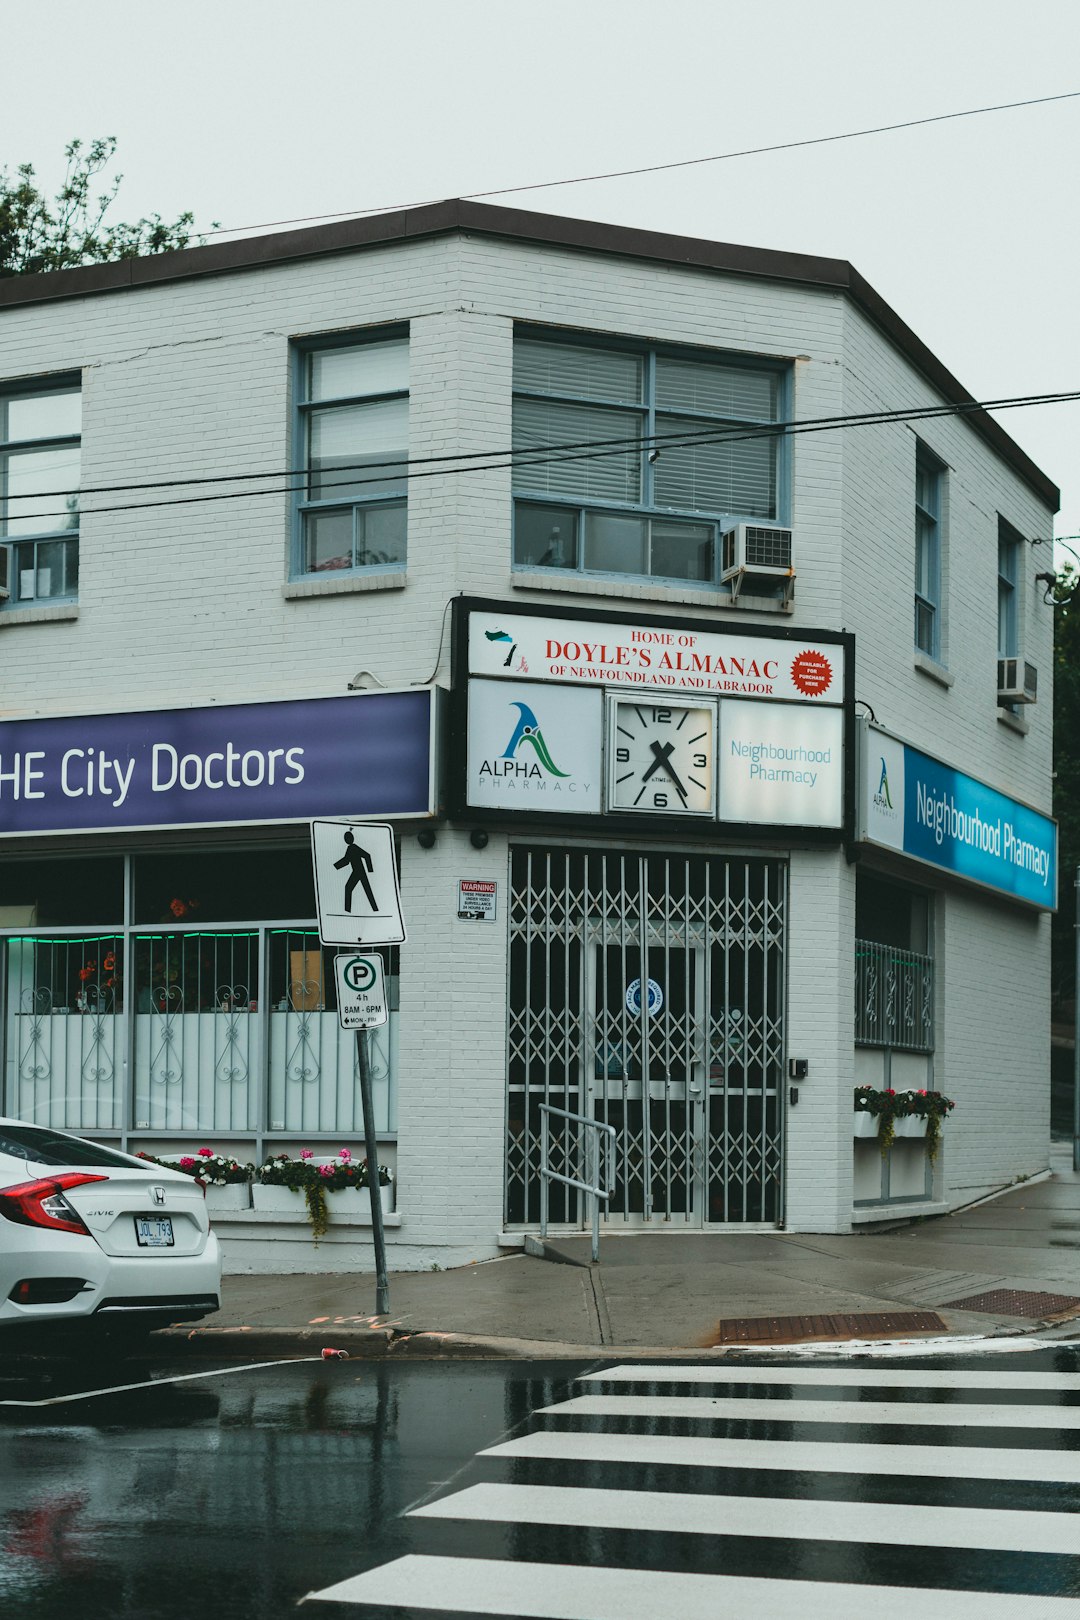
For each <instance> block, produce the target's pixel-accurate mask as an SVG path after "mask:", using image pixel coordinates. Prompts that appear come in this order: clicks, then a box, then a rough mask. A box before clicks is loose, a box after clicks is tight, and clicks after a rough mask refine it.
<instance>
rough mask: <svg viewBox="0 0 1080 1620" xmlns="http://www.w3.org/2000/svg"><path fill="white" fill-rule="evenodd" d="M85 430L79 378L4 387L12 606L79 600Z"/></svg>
mask: <svg viewBox="0 0 1080 1620" xmlns="http://www.w3.org/2000/svg"><path fill="white" fill-rule="evenodd" d="M81 433H82V394H81V390H80V385H79V379H78V378H77V377H75V378H71V377H68V378H64V379H61V380H53V379H50V380H49V382H48V383H47V384H46V383H43V382H41V381H40V380H39V381H35V382H34V383H32V384H20V385H18V386H11V385H3V384H0V545H4V546H6V547H8V548H9V551H10V555H9V558H8V564H9V566H8V581H9V596H8V599H7V601H6V602H4V603H3V604H2V605H3V606H5V607H8V608H11V607H27V606H29V605H31V604H33V603H35V602H45V603H50V604H51V603H55V602H58V601H73V600H74V599H75V596H76V594H77V591H78V584H79V497H78V495H77V494H76V493H74V492H75V491H77V490H78V487H79V463H80V446H81V442H82V441H81Z"/></svg>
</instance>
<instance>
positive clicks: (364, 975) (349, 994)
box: [334, 951, 386, 1029]
mask: <svg viewBox="0 0 1080 1620" xmlns="http://www.w3.org/2000/svg"><path fill="white" fill-rule="evenodd" d="M334 977H335V979H336V980H337V999H338V1020H339V1022H340V1024H341V1027H342V1029H371V1028H373V1027H374V1025H376V1024H385V1023H386V989H385V982H384V979H383V965H382V957H381V956H378V955H373V954H369V953H366V952H364V953H361V952H359V951H343V952H341V953H340V954H339V955H337V956H335V957H334Z"/></svg>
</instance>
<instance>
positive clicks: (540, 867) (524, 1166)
mask: <svg viewBox="0 0 1080 1620" xmlns="http://www.w3.org/2000/svg"><path fill="white" fill-rule="evenodd" d="M511 859H512V868H511V909H510V1007H509V1053H508V1059H509V1061H508V1111H507V1120H508V1136H507V1178H506V1219H507V1221H508V1223H511V1224H531V1223H533V1222H535V1221H536V1220H537V1219H538V1215H539V1198H540V1186H539V1181H540V1178H539V1165H540V1136H539V1132H540V1127H541V1114H540V1106H541V1104H543V1103H545V1102H546V1103H549V1104H552V1105H553V1106H555V1107H556V1108H561V1109H565V1110H567V1111H568V1112H569V1113H573V1114H583V1115H585V1116H586V1117H588V1118H589V1119H596V1120H599V1121H600V1122H602V1123H604V1124H607V1125H611V1126H613V1127H614V1129H615V1132H616V1139H617V1152H616V1182H615V1192H614V1195H613V1197H612V1198H611V1200H610V1203H609V1204H608V1207H607V1210H606V1213H605V1215H604V1220H605V1223H606V1224H607V1225H608V1227H609V1228H610V1227H614V1226H616V1225H621V1226H628V1227H643V1228H655V1227H657V1226H664V1225H666V1226H677V1227H679V1228H680V1229H682V1230H694V1229H703V1228H706V1227H708V1226H713V1225H723V1224H730V1223H733V1222H738V1223H772V1222H775V1221H777V1220H778V1219H779V1218H780V1213H781V1210H782V1200H781V1177H782V1165H783V1154H782V1146H781V1130H782V1097H783V1086H782V1075H783V1057H784V1001H785V977H784V935H785V911H786V868H785V866H784V864H783V863H782V862H779V861H770V860H764V859H757V858H743V857H739V858H733V857H723V856H705V855H674V854H661V853H647V854H646V853H631V852H626V851H622V850H618V851H616V850H582V851H567V850H548V849H544V848H531V849H515V850H514V851H513V852H512V857H511ZM580 1155H581V1143H580V1132H579V1130H578V1128H577V1127H575V1126H573V1125H572V1124H569V1123H566V1124H565V1125H564V1126H563V1128H562V1134H561V1136H560V1133H559V1131H558V1130H556V1131H555V1134H554V1138H553V1140H552V1168H554V1169H559V1168H561V1169H562V1170H563V1171H564V1172H565V1173H568V1174H572V1173H574V1170H575V1166H576V1165H577V1164H578V1163H579V1162H580ZM583 1206H584V1200H583V1199H582V1198H581V1196H580V1195H579V1194H578V1193H576V1192H575V1191H574V1190H573V1189H570V1188H566V1187H563V1186H561V1185H560V1184H558V1183H555V1184H553V1186H552V1190H551V1211H550V1216H551V1220H552V1221H553V1222H556V1223H560V1222H561V1223H565V1224H567V1225H571V1226H573V1225H579V1224H580V1223H581V1222H582V1221H583V1220H584V1219H585V1216H586V1211H585V1209H584V1207H583Z"/></svg>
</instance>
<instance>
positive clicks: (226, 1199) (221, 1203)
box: [206, 1181, 251, 1215]
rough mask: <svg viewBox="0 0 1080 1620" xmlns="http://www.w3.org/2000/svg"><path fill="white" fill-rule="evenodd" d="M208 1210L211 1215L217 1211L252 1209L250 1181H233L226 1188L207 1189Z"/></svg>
mask: <svg viewBox="0 0 1080 1620" xmlns="http://www.w3.org/2000/svg"><path fill="white" fill-rule="evenodd" d="M206 1208H207V1210H208V1211H209V1213H210V1214H211V1215H212V1214H213V1213H214V1211H215V1210H216V1209H250V1208H251V1183H250V1181H233V1182H229V1183H228V1184H227V1185H226V1186H224V1187H207V1189H206Z"/></svg>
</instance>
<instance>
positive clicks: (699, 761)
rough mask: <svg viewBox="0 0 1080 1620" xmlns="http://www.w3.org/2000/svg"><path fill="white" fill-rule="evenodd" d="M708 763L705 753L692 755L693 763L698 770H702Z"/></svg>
mask: <svg viewBox="0 0 1080 1620" xmlns="http://www.w3.org/2000/svg"><path fill="white" fill-rule="evenodd" d="M708 763H709V761H708V758H707V756H706V755H705V754H695V755H694V764H695V765H696V766H697V768H698V770H699V771H703V770H704V769H705V767H706V766H707V765H708Z"/></svg>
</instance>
